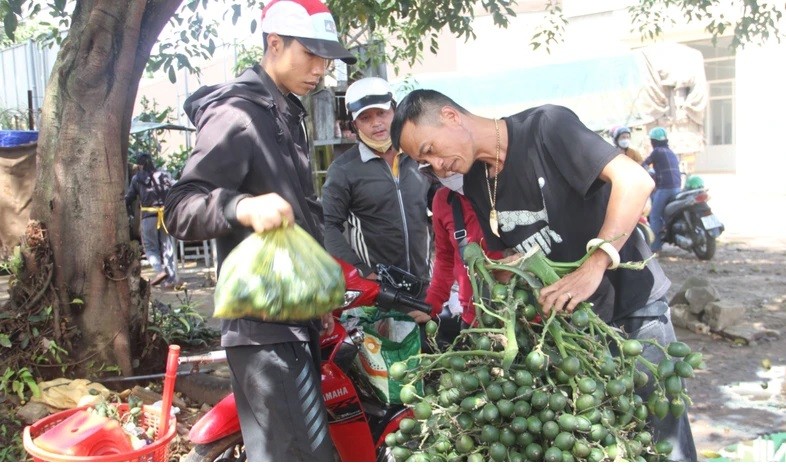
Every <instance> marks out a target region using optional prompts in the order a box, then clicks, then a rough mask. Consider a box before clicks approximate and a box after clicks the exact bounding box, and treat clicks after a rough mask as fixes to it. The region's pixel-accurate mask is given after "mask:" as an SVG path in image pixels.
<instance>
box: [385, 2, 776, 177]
mask: <svg viewBox="0 0 786 468" xmlns="http://www.w3.org/2000/svg"><path fill="white" fill-rule="evenodd" d="M633 3H635V2H634V1H632V0H564V1H563V2H562V4H563V11H564V13H565V15H566V17H567V18H568V21H569V23H568V26H567V28H566V31H565V34H564V42H563V43H562V44H560V45H558V46H556V47H554V48H553V49H552V51H551V53H550V54H547V53H546V52H545V51H542V50H536V51H533V50H532V48H531V46H530V42H531V38H532V35H533V33H534V32H535V31H536V29H537V27H538V26H539V25H541V24H542V20H543V18H544V15H543V13H542V12H540V11H525V12H521V13H519V14H518V16H517V17H515V18H511V20H510V25H509V26H508V28H507V29H502V28H499V27H497V26H494V24H493V22H492V20H491V18H490V17H489V16H478V17H476V19H475V21H474V23H473V27H474V29H475V33H476V35H477V38H476V39H474V40H470V41H467V42H464V41H463V40H456V39H455V38H453V37H451V36H449V35H447V34H442V35H441V37H442V42H441V43H440V44H441V45H440V51H439V53H438V54H437V55H434V54H430V53H427V54H425V56H424V59H423V63H422V64H418V65H415V66H413V67H401V70H400V72H399V73H398V74H396V73H395V72H394V70H393V69H392V67H391V68H390V69H389V71H388V76H389V77H390V79H391V81H399V80H404V79H407V77H408V76H410V75H412V76H414V77H415V78H417V76H418V74H421V73H432V72H435V71H439V72H459V73H465V72H471V71H478V70H488V71H493V70H508V69H518V68H526V67H530V66H538V65H544V64H553V63H560V62H567V61H572V60H579V59H586V58H596V57H602V56H605V55H614V54H619V53H622V52H624V51H628V50H631V49H633V48H637V47H641V46H645V45H647V44H651V43H652V41H647V40H645V39H642V38H641V37H640V34H638V33H637V32H632V31H631V25H630V19H629V15H628V13H627V11H626V8H627V6H629V5H631V4H633ZM727 13H729V12H727ZM708 38H710V36H709V34H707V33H706V32H705V31H704V25H703V24H698V23H692V24H689V23H687V22H686V21H685V20H684V19H683V18H681V17H679V18H677V21H676V24H675V25H673V26H671V27H670V28H669V29H668V30H666V31H664V32H663V34H662V35H661V36H660V37H659V38H658V39H657V41H673V42H689V41H696V40H702V39H708ZM443 45H444V46H443ZM410 79H411V78H410ZM735 79H736V82H735V101H734V106H735V107H734V116H735V117H734V127H735V133H734V145H733V146H732V147H731V148H730V149H729V150H730V151H731V152H733V154H732V155H731V157H732V158H734V160H735V162H734V163H733V164H731V167H730V169H731V170H732V171H734V170H736V171H737V173H738V174H740V175H741V176H743V180H750V181H751V184H753V185H758V184H757V182H756V181H757V180H761V181H764V180H765V179H766V180H767V181H768V182H766V183H768V184H779V186H782V185H783V182H782V180H783V175H784V174H786V149H783V145H782V144H780V141H779V140H780V138H778V136H779V135H781V134H782V133H783V131H784V129H786V85H784V83H786V44H780V45H779V44H774V41H773V44H772V45H767V46H756V45H749V46H747V47H746V48H745V49H741V50H738V51H737V53H736V78H735ZM468 86H471V84H468ZM706 160H707V159H706V157H705V158H704V161H706ZM721 165H722V166H724V170H726V169H727V168H729V165H728V164H725V163H724V164H721ZM704 167H705V168H708V169H709V171H713V170H714V169H712V168H713V165H712V164H711V163H710V164H704Z"/></svg>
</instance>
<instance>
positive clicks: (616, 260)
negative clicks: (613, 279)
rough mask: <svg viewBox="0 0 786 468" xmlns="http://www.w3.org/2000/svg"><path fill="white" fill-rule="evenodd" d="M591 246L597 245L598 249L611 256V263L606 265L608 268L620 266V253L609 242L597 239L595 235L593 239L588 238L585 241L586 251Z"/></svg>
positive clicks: (614, 268) (613, 268)
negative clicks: (588, 239) (587, 240)
mask: <svg viewBox="0 0 786 468" xmlns="http://www.w3.org/2000/svg"><path fill="white" fill-rule="evenodd" d="M593 247H597V248H599V249H600V250H602V251H604V252H606V255H608V256H609V258H611V265H609V267H608V269H609V270H616V269H617V267H618V266H620V253H619V252H618V251H617V249H615V248H614V246H613V245H611V242H608V241H605V240H603V239H598V238H597V237H596V238H595V239H590V241H589V242H587V251H588V252H589V250H590V249H591V248H593Z"/></svg>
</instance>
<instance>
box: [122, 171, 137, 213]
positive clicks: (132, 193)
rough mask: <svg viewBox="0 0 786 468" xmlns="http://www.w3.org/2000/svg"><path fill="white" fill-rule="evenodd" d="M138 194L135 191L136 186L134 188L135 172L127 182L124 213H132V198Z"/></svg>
mask: <svg viewBox="0 0 786 468" xmlns="http://www.w3.org/2000/svg"><path fill="white" fill-rule="evenodd" d="M138 195H139V193H138V192H137V188H136V174H134V177H132V178H131V183H130V184H128V191H127V192H126V196H125V199H126V213H128V216H131V215H133V214H134V210H133V206H134V200H136V197H137V196H138Z"/></svg>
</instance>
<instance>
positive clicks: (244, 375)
mask: <svg viewBox="0 0 786 468" xmlns="http://www.w3.org/2000/svg"><path fill="white" fill-rule="evenodd" d="M226 353H227V361H228V362H229V368H230V370H231V373H232V390H233V392H234V394H235V403H236V405H237V412H238V415H239V416H240V427H241V430H242V432H243V441H244V443H245V447H246V455H247V457H248V461H255V462H256V461H273V462H325V461H337V459H336V455H335V453H336V451H335V448H334V447H333V441H332V440H331V439H330V434H329V432H328V423H327V413H326V411H325V404H324V401H323V399H322V389H321V381H322V379H321V377H320V375H319V373H318V372H317V370H316V364H315V361H314V359H313V358H312V356H311V351H310V349H309V344H308V343H301V342H289V343H277V344H272V345H258V346H236V347H229V348H226Z"/></svg>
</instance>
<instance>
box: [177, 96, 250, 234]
mask: <svg viewBox="0 0 786 468" xmlns="http://www.w3.org/2000/svg"><path fill="white" fill-rule="evenodd" d="M223 108H224V106H222V105H220V104H214V105H211V106H209V107H208V108H207V109H205V111H204V113H203V114H202V116H201V117H200V126H199V131H198V132H197V136H196V143H195V145H194V150H193V152H192V153H191V157H190V158H189V160H188V162H187V163H186V166H185V167H184V169H183V176H182V177H181V178H180V180H178V182H177V183H176V184H175V185H174V186H172V188H171V189H170V190H169V193H168V194H167V197H166V202H165V204H164V213H165V220H166V227H167V229H168V230H169V232H170V234H172V235H173V236H174V237H176V238H178V239H183V240H205V239H212V238H216V237H221V236H223V235H226V234H228V233H229V232H230V231H232V230H233V229H234V228H236V227H240V226H239V225H238V223H237V218H236V217H235V209H236V208H237V204H238V202H239V201H240V200H241V199H242V198H244V197H247V196H249V194H244V193H243V192H241V190H240V187H241V185H242V184H243V180H244V179H245V177H246V174H247V173H248V172H249V168H250V165H251V160H252V157H253V154H254V145H253V138H252V137H250V135H249V132H248V125H249V122H250V118H249V116H248V115H249V114H247V113H244V112H242V111H241V109H238V108H234V109H231V111H229V112H222V109H223Z"/></svg>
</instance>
